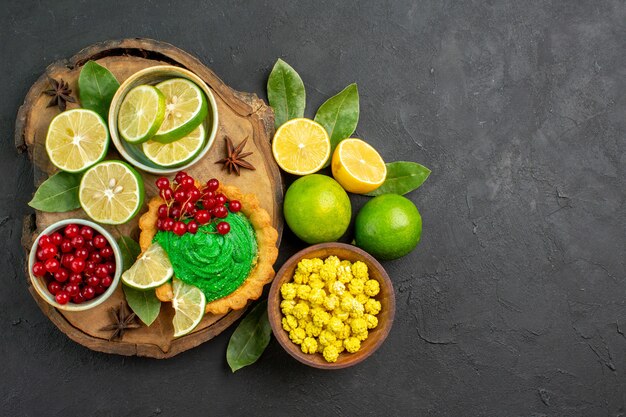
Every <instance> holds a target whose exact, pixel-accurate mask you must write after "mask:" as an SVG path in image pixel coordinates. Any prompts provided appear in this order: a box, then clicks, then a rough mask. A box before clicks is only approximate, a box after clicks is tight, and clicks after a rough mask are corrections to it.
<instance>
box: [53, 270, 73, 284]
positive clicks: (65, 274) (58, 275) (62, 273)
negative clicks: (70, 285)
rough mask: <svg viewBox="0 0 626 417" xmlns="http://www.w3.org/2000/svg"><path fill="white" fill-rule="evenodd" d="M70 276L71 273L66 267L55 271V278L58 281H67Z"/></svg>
mask: <svg viewBox="0 0 626 417" xmlns="http://www.w3.org/2000/svg"><path fill="white" fill-rule="evenodd" d="M69 277H70V273H69V271H68V270H67V269H65V268H59V270H58V271H57V272H55V273H54V280H55V281H58V282H65V281H67V279H68V278H69Z"/></svg>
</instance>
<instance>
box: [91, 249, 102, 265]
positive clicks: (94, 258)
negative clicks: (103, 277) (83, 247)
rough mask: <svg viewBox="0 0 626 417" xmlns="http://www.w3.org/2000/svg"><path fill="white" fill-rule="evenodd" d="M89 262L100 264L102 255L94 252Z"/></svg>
mask: <svg viewBox="0 0 626 417" xmlns="http://www.w3.org/2000/svg"><path fill="white" fill-rule="evenodd" d="M89 260H90V261H93V262H94V263H96V264H99V263H100V262H102V255H100V253H99V252H92V253H91V255H89Z"/></svg>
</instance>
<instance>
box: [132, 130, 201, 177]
mask: <svg viewBox="0 0 626 417" xmlns="http://www.w3.org/2000/svg"><path fill="white" fill-rule="evenodd" d="M205 138H206V130H205V129H204V126H203V125H202V124H200V126H198V127H197V128H195V130H193V131H192V132H191V133H190V134H188V135H187V136H185V137H184V138H182V139H179V140H177V141H174V142H172V143H161V142H157V141H154V140H149V141H147V142H144V143H143V145H142V148H143V153H144V154H145V155H146V157H147V158H148V159H149V160H151V161H152V162H154V163H155V164H157V165H159V166H162V167H171V166H175V165H181V164H183V163H185V162H187V161H190V160H191V159H193V158H194V157H195V156H196V155H197V154H198V152H200V149H202V146H203V145H204V139H205Z"/></svg>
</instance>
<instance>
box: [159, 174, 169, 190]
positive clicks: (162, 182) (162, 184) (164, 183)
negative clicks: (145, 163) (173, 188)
mask: <svg viewBox="0 0 626 417" xmlns="http://www.w3.org/2000/svg"><path fill="white" fill-rule="evenodd" d="M156 186H157V188H158V189H159V190H165V189H166V188H170V180H168V179H167V178H165V177H161V178H159V179H158V180H156Z"/></svg>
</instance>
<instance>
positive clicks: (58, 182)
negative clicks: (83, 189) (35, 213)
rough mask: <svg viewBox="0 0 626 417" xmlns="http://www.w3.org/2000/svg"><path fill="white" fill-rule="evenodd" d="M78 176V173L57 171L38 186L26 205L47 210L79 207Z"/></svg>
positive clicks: (57, 210) (59, 210)
mask: <svg viewBox="0 0 626 417" xmlns="http://www.w3.org/2000/svg"><path fill="white" fill-rule="evenodd" d="M80 178H81V175H80V174H70V173H69V172H63V171H59V172H57V173H56V174H54V175H53V176H51V177H50V178H48V179H47V180H45V181H44V182H43V183H42V184H41V185H40V186H39V188H38V189H37V191H36V192H35V195H34V196H33V199H32V200H30V202H29V203H28V205H29V206H31V207H32V208H34V209H37V210H41V211H48V212H64V211H70V210H74V209H77V208H80V201H79V200H78V187H79V186H80Z"/></svg>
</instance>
